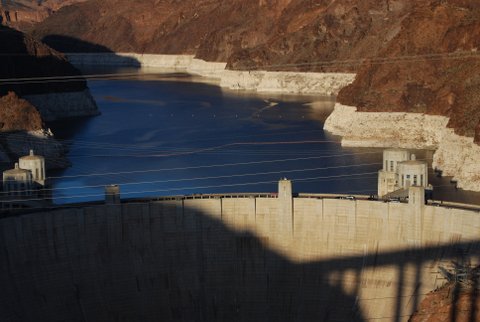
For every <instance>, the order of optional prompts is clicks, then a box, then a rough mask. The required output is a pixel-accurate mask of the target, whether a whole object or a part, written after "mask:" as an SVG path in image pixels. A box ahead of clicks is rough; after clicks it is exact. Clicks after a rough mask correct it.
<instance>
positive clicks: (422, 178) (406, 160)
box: [378, 149, 428, 197]
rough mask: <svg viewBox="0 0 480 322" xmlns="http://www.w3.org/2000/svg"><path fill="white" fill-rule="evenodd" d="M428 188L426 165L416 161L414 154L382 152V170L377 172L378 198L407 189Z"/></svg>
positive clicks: (405, 192) (394, 150) (398, 150)
mask: <svg viewBox="0 0 480 322" xmlns="http://www.w3.org/2000/svg"><path fill="white" fill-rule="evenodd" d="M411 186H416V187H424V188H426V187H427V186H428V164H427V162H425V161H419V160H416V157H415V154H411V153H410V152H408V151H407V150H401V149H388V150H385V151H383V168H382V170H380V171H379V172H378V196H379V197H385V196H387V195H389V194H392V193H395V192H401V190H405V191H404V195H405V197H407V196H408V192H407V191H406V190H407V189H408V188H409V187H411ZM400 194H401V193H400Z"/></svg>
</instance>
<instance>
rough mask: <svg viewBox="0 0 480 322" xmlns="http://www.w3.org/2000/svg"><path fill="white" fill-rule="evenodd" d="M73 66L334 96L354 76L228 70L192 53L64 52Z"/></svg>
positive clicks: (263, 90) (233, 87) (231, 86)
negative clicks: (155, 71)
mask: <svg viewBox="0 0 480 322" xmlns="http://www.w3.org/2000/svg"><path fill="white" fill-rule="evenodd" d="M65 55H66V56H67V58H68V60H69V62H70V63H71V64H72V65H74V66H76V67H80V66H96V65H100V66H117V67H137V68H139V69H141V68H152V67H155V68H162V69H165V70H166V71H168V72H172V73H173V72H184V73H188V74H191V75H195V76H201V77H203V78H205V79H209V80H211V81H212V82H213V83H214V84H216V85H218V86H220V87H222V88H226V89H230V90H237V91H253V92H258V93H276V94H310V95H311V94H315V95H321V96H335V95H337V94H338V92H339V91H340V89H341V88H343V87H345V86H347V85H348V84H350V83H351V82H353V80H354V79H355V74H352V73H308V72H271V71H260V70H259V71H237V70H227V69H225V68H226V65H227V63H224V62H221V63H219V62H207V61H204V60H201V59H197V58H195V57H194V56H193V55H156V54H135V53H100V54H99V53H67V54H65Z"/></svg>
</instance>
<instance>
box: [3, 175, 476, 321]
mask: <svg viewBox="0 0 480 322" xmlns="http://www.w3.org/2000/svg"><path fill="white" fill-rule="evenodd" d="M0 229H1V232H2V233H1V236H2V237H1V238H2V240H1V245H2V247H0V258H1V259H0V269H1V274H0V280H1V281H0V283H1V285H2V292H1V293H0V294H1V295H0V303H1V304H0V320H1V321H407V320H408V318H409V316H410V315H411V314H412V312H413V311H414V310H415V308H416V307H417V306H418V304H419V303H420V301H421V300H422V299H423V298H424V296H425V295H426V293H428V292H429V291H431V290H434V289H435V288H437V287H439V286H441V285H443V284H444V283H445V280H444V278H443V277H442V275H441V274H440V273H439V272H440V267H444V268H448V267H449V265H451V263H452V262H456V263H468V264H472V265H478V263H479V261H480V243H479V241H480V240H479V232H480V207H478V206H468V205H461V204H453V203H444V204H443V205H437V204H431V203H425V199H424V191H423V188H421V187H411V188H410V192H409V202H408V203H402V202H383V201H381V200H370V199H369V198H368V196H347V197H345V196H344V197H338V196H333V195H322V194H302V193H293V192H292V184H291V181H289V180H283V179H282V180H280V181H279V183H278V192H276V193H268V194H266V193H264V194H253V193H252V194H233V195H232V194H224V195H222V194H215V195H190V196H178V197H164V198H161V197H158V198H150V199H130V200H126V199H125V200H121V201H120V200H118V199H115V198H113V199H108V198H107V201H106V202H105V203H103V202H98V203H90V204H78V205H67V206H63V207H58V208H56V209H54V208H52V209H50V210H46V209H43V210H38V211H35V210H30V213H29V212H28V211H27V213H24V214H21V215H16V216H11V217H5V218H2V219H1V220H0ZM452 321H455V320H454V319H453V320H452Z"/></svg>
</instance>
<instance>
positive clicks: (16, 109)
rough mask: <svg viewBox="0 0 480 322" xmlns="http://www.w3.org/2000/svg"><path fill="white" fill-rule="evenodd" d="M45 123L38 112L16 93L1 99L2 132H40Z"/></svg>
mask: <svg viewBox="0 0 480 322" xmlns="http://www.w3.org/2000/svg"><path fill="white" fill-rule="evenodd" d="M42 125H43V122H42V118H41V116H40V113H39V112H38V110H37V109H36V108H35V106H33V105H32V104H30V103H29V102H27V101H26V100H23V99H20V98H19V97H18V96H17V95H16V94H15V93H14V92H9V93H8V94H7V95H5V96H3V97H0V132H6V131H21V130H27V131H32V130H40V129H41V128H42Z"/></svg>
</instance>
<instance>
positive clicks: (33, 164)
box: [19, 150, 45, 187]
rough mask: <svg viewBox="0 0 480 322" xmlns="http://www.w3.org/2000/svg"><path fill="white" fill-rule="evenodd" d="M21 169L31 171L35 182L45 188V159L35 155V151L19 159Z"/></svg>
mask: <svg viewBox="0 0 480 322" xmlns="http://www.w3.org/2000/svg"><path fill="white" fill-rule="evenodd" d="M19 164H20V169H25V170H29V171H30V172H31V173H32V178H33V181H34V182H36V183H37V184H39V185H40V186H42V187H43V186H45V158H44V157H42V156H40V155H35V154H34V153H33V150H30V154H29V155H27V156H24V157H21V158H20V159H19Z"/></svg>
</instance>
